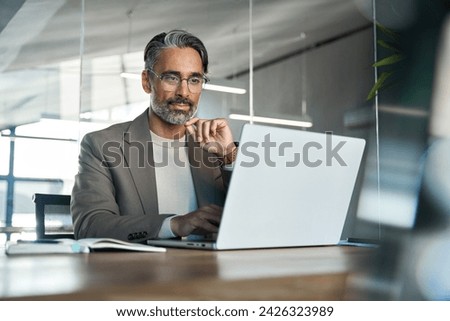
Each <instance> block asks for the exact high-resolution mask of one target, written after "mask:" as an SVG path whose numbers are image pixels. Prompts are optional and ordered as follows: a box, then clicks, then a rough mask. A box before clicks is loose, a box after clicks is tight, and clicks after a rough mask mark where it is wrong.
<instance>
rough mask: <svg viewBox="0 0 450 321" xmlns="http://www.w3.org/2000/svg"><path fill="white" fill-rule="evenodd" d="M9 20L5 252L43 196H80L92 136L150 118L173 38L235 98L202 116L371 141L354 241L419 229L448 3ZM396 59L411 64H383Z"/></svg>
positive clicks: (106, 3)
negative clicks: (163, 41)
mask: <svg viewBox="0 0 450 321" xmlns="http://www.w3.org/2000/svg"><path fill="white" fill-rule="evenodd" d="M0 9H1V10H0V111H1V112H0V130H1V136H0V227H1V228H2V231H3V233H1V234H0V243H4V242H5V241H6V240H7V239H17V238H33V236H34V225H35V220H34V204H33V202H32V195H33V194H34V193H55V194H70V192H71V188H72V184H73V180H74V175H75V174H76V172H77V158H78V148H79V141H80V139H81V138H82V137H83V135H84V134H85V133H87V132H89V131H93V130H97V129H101V128H104V127H107V126H109V125H110V124H112V123H117V122H121V121H126V120H131V119H133V118H134V117H135V116H137V115H138V114H140V113H141V112H142V111H143V110H144V109H145V108H146V107H147V106H148V103H149V97H148V96H147V95H146V94H145V93H144V92H143V90H142V89H141V84H140V80H139V78H140V76H139V74H140V72H141V70H142V69H143V57H142V55H143V54H142V52H143V49H144V47H145V45H146V43H147V42H148V41H149V40H150V38H151V37H153V36H154V35H155V34H157V33H159V32H162V31H168V30H170V29H174V28H179V29H186V30H188V31H190V32H192V33H194V34H196V35H198V36H199V37H200V38H201V39H202V40H203V41H204V43H205V45H206V47H207V49H208V51H209V55H210V73H209V76H210V78H211V84H212V85H219V86H224V87H225V89H224V88H223V87H221V88H219V91H217V89H215V90H213V89H214V88H211V89H206V90H205V91H204V93H203V95H202V99H201V102H200V111H199V116H201V117H226V118H227V119H228V120H229V123H230V124H231V127H232V129H233V131H234V135H235V137H236V138H238V137H239V135H240V129H241V127H242V125H243V124H244V123H245V122H246V121H245V119H246V117H248V116H249V114H250V113H251V111H250V108H249V106H250V104H252V106H253V112H254V115H255V116H257V117H263V118H264V119H266V120H267V119H268V120H269V121H276V122H278V123H279V124H277V125H276V126H287V127H290V128H295V129H296V130H308V131H316V132H324V131H333V133H334V134H338V135H346V136H354V137H361V138H364V139H366V141H367V146H366V152H365V155H364V159H363V164H362V167H361V170H360V174H359V177H358V180H357V185H356V188H355V193H354V197H353V199H352V202H351V206H350V210H349V214H348V219H347V222H346V226H345V229H344V233H343V238H346V237H354V238H362V239H367V240H378V241H380V240H383V238H384V237H385V230H389V229H390V228H395V229H410V228H412V227H413V225H414V222H415V218H416V211H417V200H418V194H419V193H418V190H419V184H420V180H421V169H422V166H421V164H422V162H421V159H422V157H423V155H424V152H425V150H426V148H427V145H428V142H429V130H428V129H429V120H430V106H431V96H432V89H433V79H434V74H435V60H436V59H435V58H436V55H437V48H438V42H439V38H440V30H441V26H442V23H443V21H444V18H445V16H446V13H447V12H448V1H446V0H433V1H419V0H418V1H414V0H408V1H406V0H376V1H375V0H278V1H272V0H213V1H211V0H130V1H122V0H85V1H83V0H17V1H8V0H3V1H1V2H0ZM375 21H376V22H377V23H379V24H380V25H381V26H382V27H381V28H380V27H376V24H375V23H374V22H375ZM386 29H387V30H390V31H393V32H394V33H395V35H392V34H391V33H390V32H388V31H386ZM380 40H382V41H384V42H380ZM387 44H389V45H387ZM393 55H394V56H395V57H399V58H400V57H401V58H403V59H401V60H399V61H391V62H392V64H389V65H384V66H380V67H377V68H374V67H373V66H372V65H373V63H374V62H375V61H379V60H381V59H383V58H386V57H392V56H393ZM250 57H251V58H250ZM385 72H389V73H391V76H390V77H389V78H388V80H387V81H386V83H385V85H384V86H382V87H381V88H380V90H379V92H378V96H376V97H373V98H370V99H368V95H369V93H370V91H371V89H372V88H373V86H374V84H375V82H376V81H377V80H379V79H380V78H383V77H384V76H383V75H384V73H385ZM230 89H231V92H229V91H230ZM224 90H225V91H224ZM280 120H281V122H280ZM283 121H296V123H289V122H284V123H283ZM299 183H300V182H299ZM330 183H332V184H339V182H330ZM299 197H301V195H299ZM324 201H325V202H326V200H324Z"/></svg>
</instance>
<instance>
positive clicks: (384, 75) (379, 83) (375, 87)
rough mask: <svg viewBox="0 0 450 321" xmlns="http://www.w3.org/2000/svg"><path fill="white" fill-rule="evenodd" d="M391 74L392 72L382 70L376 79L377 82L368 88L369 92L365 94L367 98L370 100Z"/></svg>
mask: <svg viewBox="0 0 450 321" xmlns="http://www.w3.org/2000/svg"><path fill="white" fill-rule="evenodd" d="M392 74H393V72H382V73H381V75H380V77H379V78H378V79H377V82H376V83H375V84H374V85H373V87H372V89H371V90H370V92H369V94H368V95H367V100H372V99H373V98H374V97H375V96H376V94H377V92H378V90H380V89H381V88H382V87H383V85H384V83H385V82H386V80H387V79H388V78H389V77H390V76H391V75H392Z"/></svg>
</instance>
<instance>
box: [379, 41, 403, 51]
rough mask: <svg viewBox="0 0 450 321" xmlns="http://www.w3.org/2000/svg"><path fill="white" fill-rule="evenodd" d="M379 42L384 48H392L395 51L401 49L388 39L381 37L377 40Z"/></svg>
mask: <svg viewBox="0 0 450 321" xmlns="http://www.w3.org/2000/svg"><path fill="white" fill-rule="evenodd" d="M377 43H378V44H379V45H380V46H381V47H383V48H386V49H390V50H393V51H395V52H400V49H398V48H395V47H394V45H392V44H390V43H389V42H387V41H384V40H381V39H380V40H377Z"/></svg>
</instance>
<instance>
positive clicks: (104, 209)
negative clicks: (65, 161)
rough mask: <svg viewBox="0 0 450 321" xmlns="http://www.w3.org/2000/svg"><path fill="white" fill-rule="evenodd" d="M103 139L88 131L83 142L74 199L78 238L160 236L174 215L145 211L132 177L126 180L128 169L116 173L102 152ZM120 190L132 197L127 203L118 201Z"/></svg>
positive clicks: (74, 220)
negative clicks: (169, 218) (164, 226)
mask: <svg viewBox="0 0 450 321" xmlns="http://www.w3.org/2000/svg"><path fill="white" fill-rule="evenodd" d="M101 141H102V140H101V139H100V140H99V139H96V138H95V135H91V134H88V135H86V136H85V137H84V138H83V140H82V142H81V146H80V156H79V170H78V174H77V175H76V177H75V183H74V187H73V190H72V198H71V213H72V218H73V223H74V234H75V238H77V239H79V238H89V237H109V238H116V239H120V240H125V241H134V242H142V241H145V240H146V239H151V238H156V237H157V235H158V232H159V230H160V228H161V225H162V223H163V221H164V219H165V218H167V217H169V216H170V215H158V213H153V215H146V214H145V213H144V210H143V208H142V205H141V202H140V200H139V199H138V196H137V195H136V194H137V193H133V191H134V188H135V187H134V186H132V184H131V179H130V181H127V179H126V177H127V174H126V169H122V170H121V171H122V172H121V173H120V175H117V173H114V169H112V168H111V167H110V166H109V165H108V162H107V159H106V158H105V155H104V153H103V152H102V146H101V145H102V144H101ZM117 170H120V169H117ZM124 177H125V179H124ZM127 184H128V187H129V188H127V187H126V186H127ZM124 185H125V187H124ZM117 189H121V191H117ZM124 189H125V191H124ZM127 191H128V194H125V195H124V194H123V193H127ZM118 192H119V193H122V194H121V198H122V199H127V198H128V199H127V202H123V203H126V204H119V203H118V201H117V199H118V195H117V193H118Z"/></svg>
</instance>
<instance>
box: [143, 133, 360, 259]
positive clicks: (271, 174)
mask: <svg viewBox="0 0 450 321" xmlns="http://www.w3.org/2000/svg"><path fill="white" fill-rule="evenodd" d="M364 147H365V140H363V139H360V138H353V137H344V136H338V135H333V134H332V133H315V132H309V131H302V130H295V129H287V128H279V127H272V126H265V125H255V124H246V125H244V127H243V129H242V133H241V139H240V145H239V151H238V155H237V158H236V161H235V163H234V168H233V174H232V177H231V181H230V184H229V189H228V193H227V198H226V201H225V205H224V209H223V214H222V221H221V224H220V228H219V232H218V234H217V239H216V240H214V241H207V240H195V239H189V238H188V239H169V240H149V241H148V244H149V245H155V246H164V247H182V248H196V249H213V250H232V249H253V248H278V247H300V246H319V245H335V244H338V243H339V241H340V237H341V233H342V230H343V227H344V223H345V219H346V216H347V211H348V208H349V203H350V200H351V196H352V193H353V189H354V186H355V181H356V178H357V175H358V170H359V167H360V164H361V159H362V156H363V153H364Z"/></svg>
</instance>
